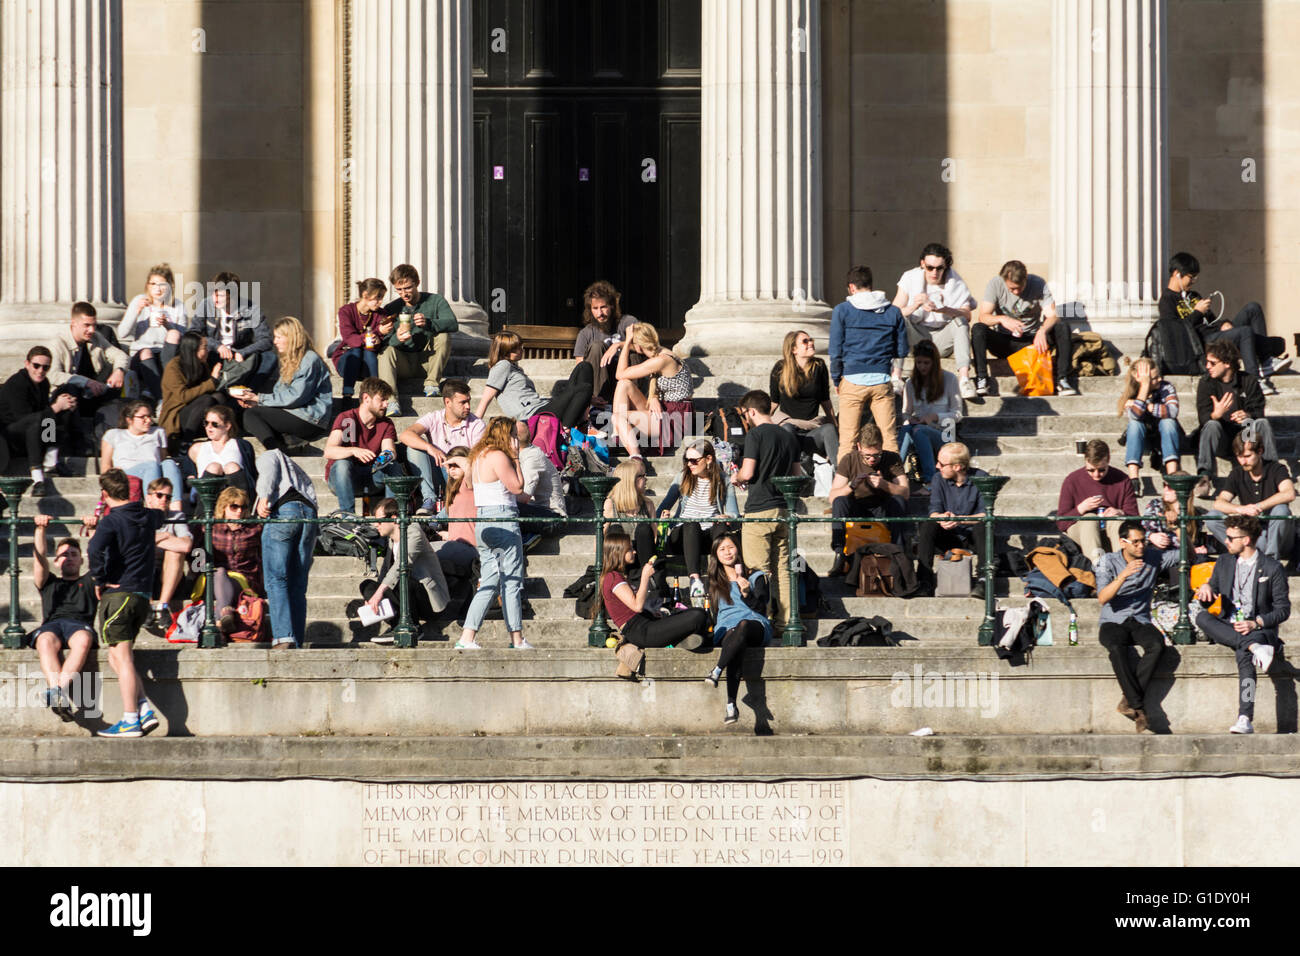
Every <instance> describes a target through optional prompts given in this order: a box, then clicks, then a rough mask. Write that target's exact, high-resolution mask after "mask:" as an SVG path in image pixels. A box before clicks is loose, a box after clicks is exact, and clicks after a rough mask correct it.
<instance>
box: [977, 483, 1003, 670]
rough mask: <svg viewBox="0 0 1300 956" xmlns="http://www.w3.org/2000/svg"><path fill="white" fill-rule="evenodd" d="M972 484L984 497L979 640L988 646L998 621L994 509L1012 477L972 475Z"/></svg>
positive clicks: (982, 645) (991, 641)
mask: <svg viewBox="0 0 1300 956" xmlns="http://www.w3.org/2000/svg"><path fill="white" fill-rule="evenodd" d="M970 480H971V484H973V485H974V486H975V487H976V488H977V489H978V490H979V493H980V496H981V497H982V498H983V499H984V518H983V519H982V520H983V523H984V554H983V555H981V557H980V560H981V562H982V563H983V567H982V568H981V569H980V571H981V573H982V574H983V576H984V620H983V621H982V622H981V623H980V636H979V642H980V646H981V647H987V646H989V645H990V644H992V643H993V637H994V630H995V628H996V623H995V619H994V606H995V605H996V603H997V602H996V600H995V598H994V595H993V555H994V553H995V549H994V545H993V510H994V508H995V506H996V504H997V500H998V493H999V492H1000V491H1001V490H1002V486H1003V485H1005V484H1006V483H1007V482H1008V481H1010V480H1011V479H1010V478H1009V477H1008V476H1007V475H972V476H971V479H970Z"/></svg>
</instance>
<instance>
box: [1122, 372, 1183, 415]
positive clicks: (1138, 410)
mask: <svg viewBox="0 0 1300 956" xmlns="http://www.w3.org/2000/svg"><path fill="white" fill-rule="evenodd" d="M1124 407H1125V408H1126V409H1127V410H1128V414H1129V417H1130V418H1132V419H1133V420H1134V421H1145V420H1146V418H1147V417H1148V416H1150V417H1151V418H1177V417H1178V390H1177V389H1176V388H1174V386H1173V383H1172V382H1168V381H1162V382H1161V383H1160V384H1159V385H1158V386H1157V387H1156V390H1155V391H1154V392H1151V393H1149V394H1148V395H1147V400H1146V401H1145V402H1139V401H1138V400H1137V398H1136V397H1134V398H1130V399H1129V400H1128V401H1127V402H1125V403H1124Z"/></svg>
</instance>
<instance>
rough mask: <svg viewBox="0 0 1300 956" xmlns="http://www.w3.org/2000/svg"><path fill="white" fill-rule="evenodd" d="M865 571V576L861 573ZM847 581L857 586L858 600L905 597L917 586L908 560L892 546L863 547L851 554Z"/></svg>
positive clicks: (894, 545)
mask: <svg viewBox="0 0 1300 956" xmlns="http://www.w3.org/2000/svg"><path fill="white" fill-rule="evenodd" d="M864 572H865V573H864ZM848 578H849V580H850V581H856V582H857V584H858V591H857V595H858V597H866V596H867V595H872V594H877V595H880V596H881V597H901V598H908V597H911V596H912V595H914V594H915V593H916V592H917V590H918V588H919V585H918V583H917V580H916V568H915V566H914V565H913V564H912V559H911V558H909V557H908V556H907V554H906V553H905V552H904V551H903V549H902V548H901V547H899V546H898V545H896V544H890V543H884V544H864V545H862V547H860V548H858V550H857V551H855V552H853V555H852V560H851V562H850V564H849V573H848Z"/></svg>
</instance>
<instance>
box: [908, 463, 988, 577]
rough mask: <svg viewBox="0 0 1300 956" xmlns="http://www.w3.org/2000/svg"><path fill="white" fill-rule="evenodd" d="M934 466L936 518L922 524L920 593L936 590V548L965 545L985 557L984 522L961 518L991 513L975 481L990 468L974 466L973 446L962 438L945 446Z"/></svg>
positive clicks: (932, 494) (918, 546)
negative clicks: (983, 468)
mask: <svg viewBox="0 0 1300 956" xmlns="http://www.w3.org/2000/svg"><path fill="white" fill-rule="evenodd" d="M934 466H935V468H936V469H937V470H938V474H937V475H935V479H934V481H933V482H931V483H930V517H931V518H933V519H934V520H933V521H926V522H924V523H922V524H921V525H920V529H919V531H918V532H917V541H916V554H917V558H916V579H917V582H918V583H919V584H920V586H921V587H920V590H919V591H918V594H920V595H925V594H931V595H932V594H934V588H935V583H936V581H935V576H934V556H935V553H936V552H939V553H942V552H944V551H947V550H949V549H951V548H965V549H966V550H968V551H974V552H975V554H977V555H978V556H979V558H980V560H981V561H983V560H984V546H985V545H984V542H985V539H984V525H983V524H981V523H980V522H978V521H971V520H965V521H963V520H961V519H971V518H982V517H983V516H984V515H985V514H986V513H987V509H985V507H984V496H983V495H981V494H980V492H979V489H978V488H976V487H975V485H974V483H973V482H972V481H971V478H972V477H974V476H975V475H983V474H987V472H984V471H982V470H981V469H979V468H972V467H971V463H970V449H969V448H967V447H966V446H965V445H964V444H962V443H961V442H949V443H948V444H947V445H943V446H941V447H940V448H939V452H938V454H936V455H935V456H934Z"/></svg>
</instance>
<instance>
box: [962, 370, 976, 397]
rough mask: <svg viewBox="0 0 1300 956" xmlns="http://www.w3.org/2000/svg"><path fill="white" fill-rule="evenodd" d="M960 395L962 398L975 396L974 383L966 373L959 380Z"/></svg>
mask: <svg viewBox="0 0 1300 956" xmlns="http://www.w3.org/2000/svg"><path fill="white" fill-rule="evenodd" d="M961 397H962V398H974V397H975V383H974V382H973V381H972V380H971V377H970V376H969V375H967V376H966V377H965V378H963V379H962V380H961Z"/></svg>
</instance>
